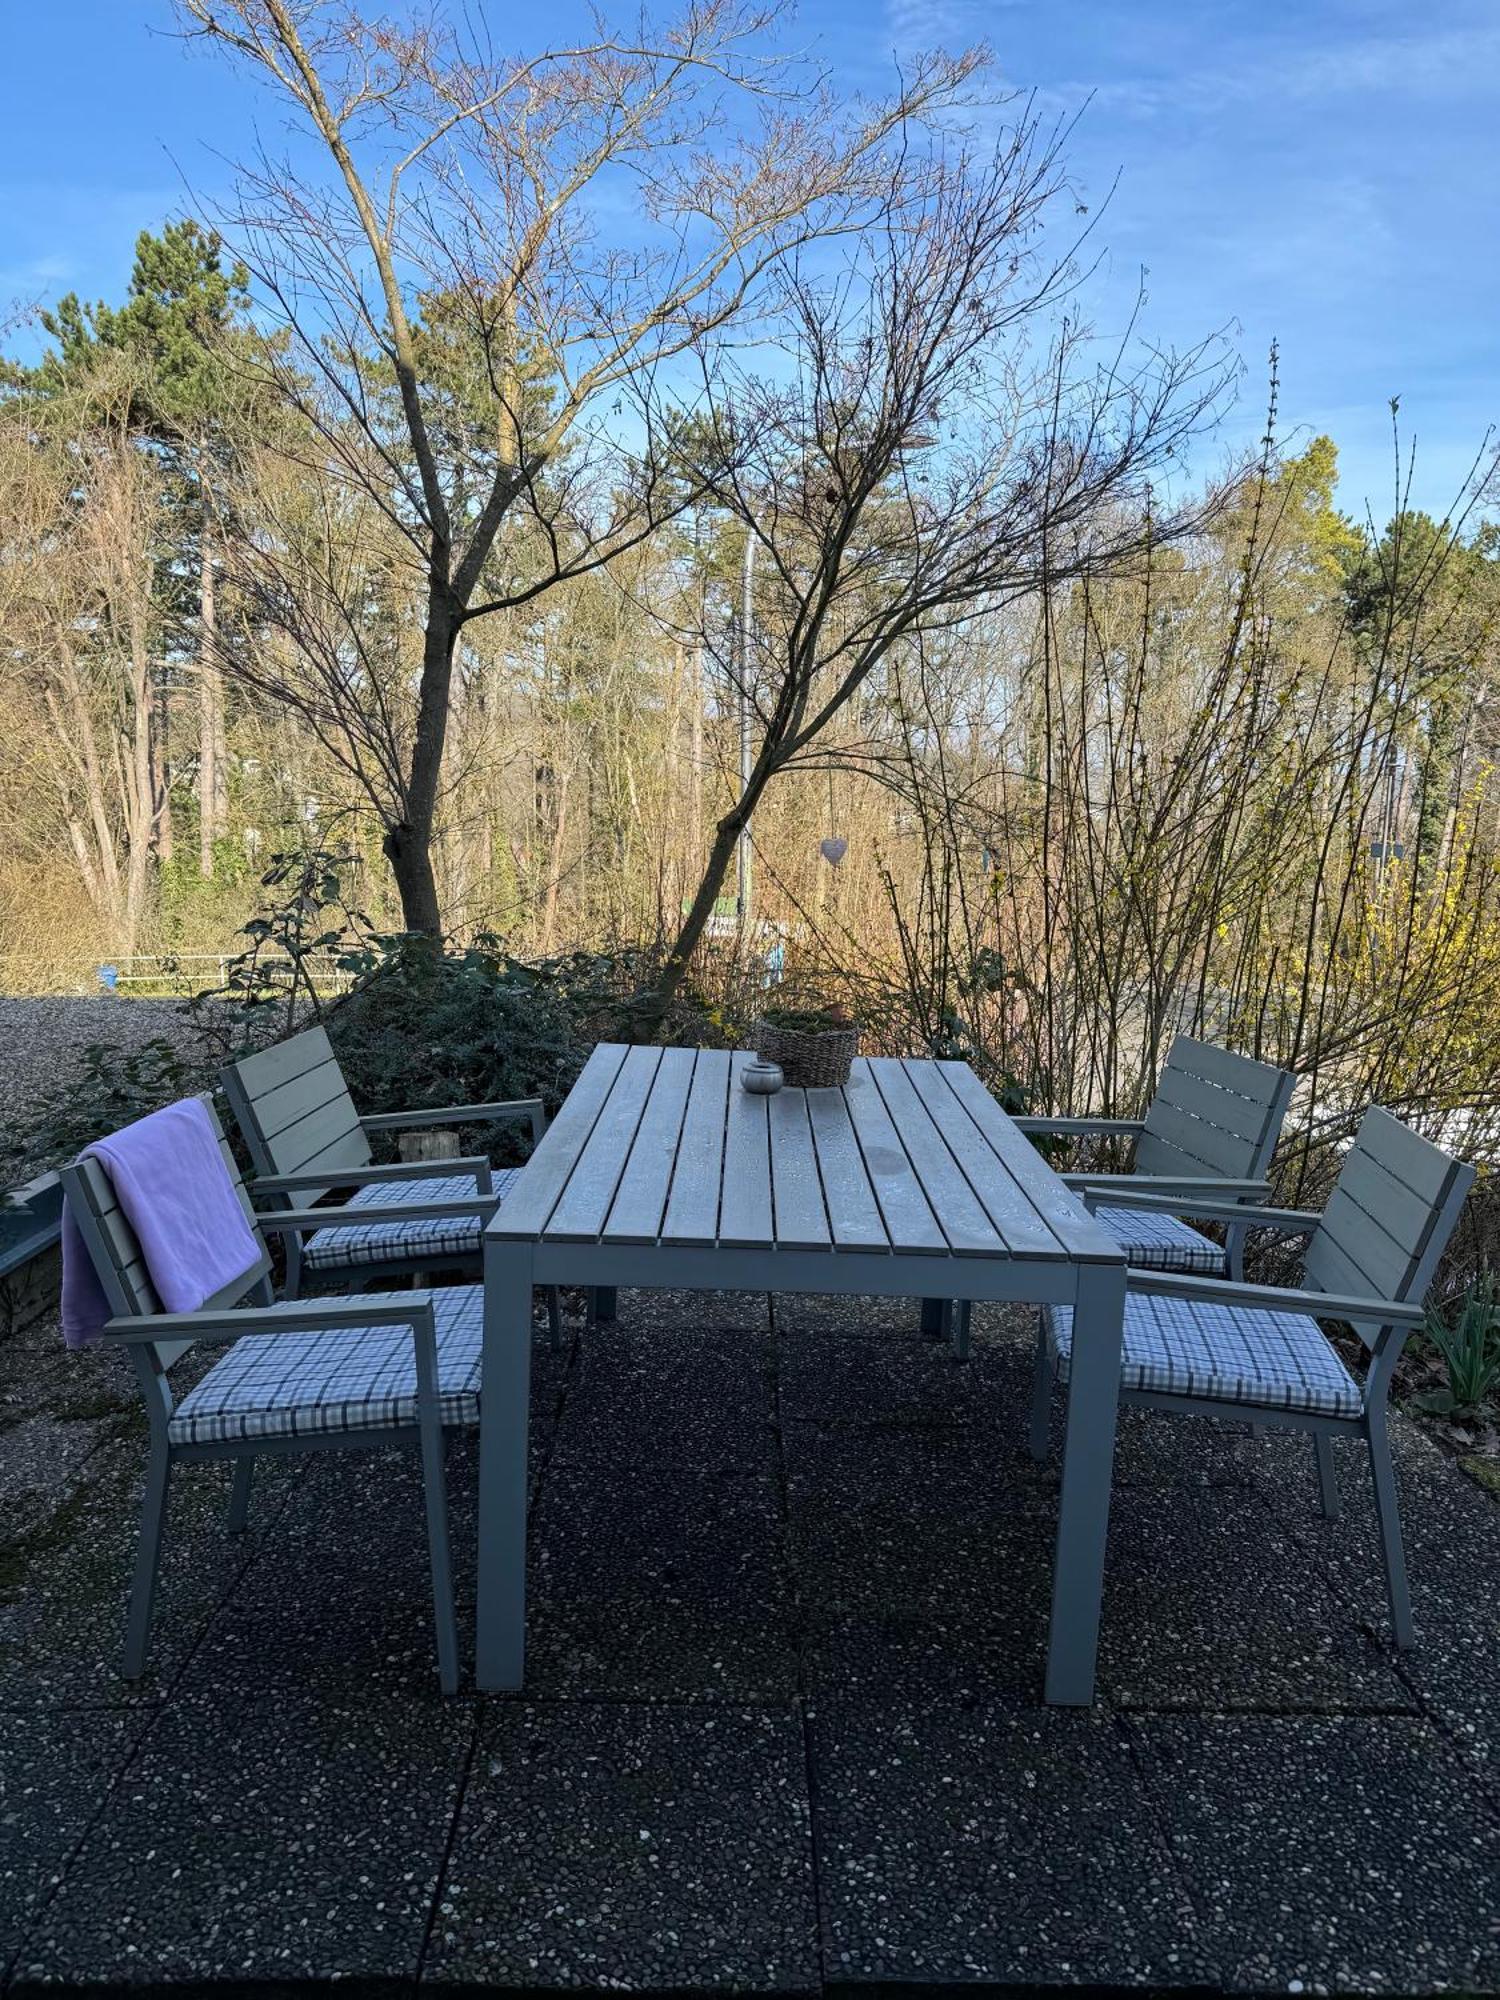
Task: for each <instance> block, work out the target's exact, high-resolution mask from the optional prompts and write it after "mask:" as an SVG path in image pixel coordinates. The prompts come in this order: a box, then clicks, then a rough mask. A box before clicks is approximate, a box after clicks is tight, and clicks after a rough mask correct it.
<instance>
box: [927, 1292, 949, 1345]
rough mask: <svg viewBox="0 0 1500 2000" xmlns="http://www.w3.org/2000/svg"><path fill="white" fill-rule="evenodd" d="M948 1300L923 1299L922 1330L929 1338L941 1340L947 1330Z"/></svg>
mask: <svg viewBox="0 0 1500 2000" xmlns="http://www.w3.org/2000/svg"><path fill="white" fill-rule="evenodd" d="M947 1313H948V1301H947V1300H946V1299H923V1301H922V1332H923V1333H924V1334H925V1335H926V1337H927V1339H928V1340H941V1339H942V1337H943V1335H944V1333H945V1332H946V1330H947Z"/></svg>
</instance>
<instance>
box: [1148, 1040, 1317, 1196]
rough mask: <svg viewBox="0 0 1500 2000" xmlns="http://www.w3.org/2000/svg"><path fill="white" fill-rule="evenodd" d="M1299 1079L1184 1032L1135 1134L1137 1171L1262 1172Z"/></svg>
mask: <svg viewBox="0 0 1500 2000" xmlns="http://www.w3.org/2000/svg"><path fill="white" fill-rule="evenodd" d="M1296 1081H1297V1079H1296V1078H1295V1077H1294V1076H1293V1075H1291V1073H1290V1072H1289V1071H1287V1070H1284V1069H1276V1068H1274V1067H1273V1066H1272V1064H1270V1063H1263V1062H1256V1061H1255V1060H1254V1059H1253V1057H1250V1056H1237V1055H1231V1054H1230V1052H1229V1050H1228V1049H1219V1048H1215V1047H1214V1046H1213V1044H1212V1043H1211V1042H1195V1041H1193V1040H1192V1039H1191V1037H1190V1036H1187V1035H1179V1036H1178V1037H1177V1039H1176V1040H1175V1041H1174V1042H1173V1044H1172V1047H1171V1051H1170V1053H1169V1054H1168V1056H1167V1061H1166V1067H1165V1068H1164V1069H1163V1070H1162V1073H1161V1077H1160V1079H1159V1080H1158V1082H1157V1086H1156V1095H1155V1096H1154V1097H1153V1098H1152V1100H1151V1103H1150V1105H1149V1107H1148V1108H1147V1111H1146V1121H1145V1122H1146V1129H1145V1131H1144V1132H1142V1134H1141V1136H1140V1137H1139V1139H1137V1141H1136V1146H1135V1169H1136V1172H1137V1173H1141V1174H1177V1175H1184V1174H1186V1175H1191V1176H1194V1177H1197V1176H1202V1177H1203V1178H1205V1179H1207V1178H1211V1177H1214V1176H1217V1177H1220V1178H1222V1179H1227V1180H1259V1179H1261V1178H1262V1177H1263V1176H1264V1174H1265V1172H1266V1169H1267V1168H1268V1167H1269V1166H1270V1164H1271V1155H1272V1154H1273V1153H1274V1152H1275V1150H1276V1141H1277V1140H1278V1139H1279V1138H1280V1137H1281V1126H1282V1121H1283V1120H1284V1119H1285V1117H1286V1111H1287V1106H1288V1105H1289V1104H1290V1103H1291V1101H1292V1091H1293V1089H1294V1088H1295V1086H1296Z"/></svg>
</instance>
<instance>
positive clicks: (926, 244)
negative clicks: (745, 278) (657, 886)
mask: <svg viewBox="0 0 1500 2000" xmlns="http://www.w3.org/2000/svg"><path fill="white" fill-rule="evenodd" d="M1059 136H1060V135H1059V134H1058V133H1057V132H1056V131H1052V132H1044V131H1042V130H1041V129H1040V127H1039V125H1038V122H1037V119H1036V116H1035V114H1034V111H1033V109H1032V107H1031V106H1030V105H1022V106H1020V107H1019V109H1018V115H1017V116H1016V119H1015V123H1014V124H1013V126H1011V127H1010V129H1009V130H1008V131H1007V132H1006V134H1005V135H1004V136H1003V138H1002V139H1001V141H1000V142H999V144H998V145H997V146H996V147H995V148H994V150H993V151H992V152H990V153H989V154H987V155H984V156H980V155H976V154H973V153H970V152H967V151H965V150H963V149H961V148H960V149H957V150H955V151H954V152H952V153H951V154H950V153H946V152H944V151H942V150H938V151H937V152H935V153H934V154H933V155H932V156H930V157H929V158H928V159H926V160H925V161H914V160H913V159H912V158H911V157H910V156H908V157H906V158H904V159H903V160H902V161H901V162H900V164H899V167H898V168H897V170H896V171H895V172H894V173H893V177H892V181H891V185H890V187H889V189H888V192H887V199H886V202H885V204H884V205H883V213H882V217H881V220H880V222H879V224H878V225H877V226H876V227H874V228H872V229H869V230H867V231H864V232H861V233H860V234H859V236H858V237H857V238H855V239H853V240H852V241H851V242H850V243H848V244H847V245H846V246H845V255H844V257H843V260H842V262H841V266H840V268H839V269H838V270H837V271H834V272H831V273H829V272H826V271H820V270H818V269H815V268H813V267H812V266H811V264H810V263H809V265H807V266H806V267H804V268H803V269H801V270H799V271H791V272H788V273H786V274H784V275H783V276H782V278H781V281H780V296H779V300H778V304H779V306H780V309H781V311H782V313H783V314H784V316H785V321H786V323H787V325H788V327H789V328H790V334H789V337H788V339H787V341H786V345H785V351H784V353H782V354H780V355H778V356H777V365H776V366H775V367H774V368H773V369H770V370H766V371H764V372H762V373H760V374H759V375H749V374H746V375H743V376H741V377H740V379H739V380H738V381H737V383H736V384H735V385H734V387H733V391H732V393H730V394H729V395H727V396H726V397H724V398H722V399H721V400H720V401H719V402H718V403H717V404H716V410H715V419H714V433H715V434H714V439H713V448H712V451H711V453H710V458H711V461H712V462H711V463H710V464H709V465H707V466H706V467H705V469H704V478H705V482H706V483H707V485H708V486H709V488H710V489H711V491H712V493H713V495H714V498H715V500H716V501H717V503H718V505H719V506H720V507H721V508H722V509H723V510H724V511H725V512H726V513H727V514H728V516H729V517H730V518H731V519H732V520H733V521H735V522H737V523H739V524H740V527H741V529H742V531H743V533H744V535H746V536H747V537H749V538H750V540H751V542H752V543H753V548H754V552H755V554H756V556H757V564H758V570H759V575H760V577H761V578H762V586H761V589H760V593H759V596H758V599H757V602H756V605H755V626H756V631H755V633H754V634H753V635H752V637H753V643H752V644H751V645H749V646H748V647H742V648H741V649H740V655H739V657H738V658H736V657H733V656H731V657H730V658H729V659H727V660H723V661H721V670H722V673H723V677H724V679H725V680H726V681H727V682H728V684H729V689H730V693H731V695H732V697H733V698H734V699H735V700H743V701H745V702H747V703H748V704H749V706H750V708H751V710H752V713H753V736H754V739H755V740H754V749H753V754H752V756H751V757H750V759H749V762H748V767H747V769H746V771H745V773H744V776H743V781H742V782H741V783H740V785H738V786H737V788H736V790H737V796H736V797H735V799H734V802H733V804H732V805H731V806H730V808H729V809H728V811H727V812H725V813H724V814H723V815H722V817H721V818H720V819H719V820H718V822H717V825H716V827H715V830H714V837H713V841H712V844H711V847H710V850H709V854H708V859H707V863H706V866H705V868H704V872H703V876H702V880H701V882H700V884H699V887H698V891H697V894H696V895H695V897H694V898H693V900H692V902H691V904H690V906H689V908H688V910H687V913H686V915H685V917H684V919H683V922H682V925H681V928H680V931H679V933H678V935H677V938H676V941H675V943H674V945H673V947H672V949H671V951H670V953H669V954H668V956H667V959H666V961H665V965H664V969H663V972H662V975H661V978H660V980H659V982H658V985H657V987H656V989H655V991H654V993H653V994H652V995H651V997H650V1000H649V1002H648V1003H647V1005H646V1007H645V1009H644V1025H645V1027H646V1028H647V1029H648V1030H650V1029H652V1028H653V1027H654V1026H655V1025H656V1024H658V1023H659V1022H660V1020H661V1019H662V1018H663V1017H664V1016H665V1014H666V1011H667V1008H668V1007H669V1006H670V1004H671V1000H672V996H673V995H674V993H675V992H676V990H677V988H678V986H679V985H680V983H681V981H682V978H683V976H684V973H685V970H686V967H687V964H688V962H689V960H690V958H691V957H692V955H693V953H694V951H695V950H696V949H697V946H698V944H699V941H700V939H701V938H702V936H703V934H704V930H705V928H706V926H707V923H708V919H709V916H710V914H711V913H712V911H713V908H714V904H715V902H716V900H717V898H718V896H719V894H720V890H721V888H722V885H723V882H724V878H725V875H726V873H727V871H728V868H729V865H730V862H731V860H732V858H733V856H734V852H735V848H736V845H737V843H738V842H739V840H740V838H741V836H742V835H743V833H744V831H745V829H746V827H747V826H748V824H749V822H750V819H751V816H752V814H753V813H754V812H755V810H756V807H757V805H758V804H759V802H760V800H761V797H762V795H763V794H764V792H765V790H766V788H767V786H768V785H769V784H770V783H771V781H772V779H773V778H775V777H776V776H777V774H778V773H780V772H783V771H786V770H788V769H791V768H793V767H797V766H800V767H802V768H803V769H806V768H808V767H809V766H815V765H817V764H818V763H819V762H820V761H826V760H827V759H829V758H831V757H836V758H837V759H838V760H839V761H844V760H846V759H847V757H848V755H849V749H848V747H847V746H844V745H841V746H840V747H839V749H838V750H837V751H836V752H835V751H832V750H830V749H829V748H828V747H827V739H826V738H825V732H826V731H827V729H828V725H829V724H830V723H831V722H832V720H833V719H834V717H835V716H837V715H838V714H839V713H840V711H842V710H844V709H845V708H846V707H847V705H848V704H849V703H850V702H851V701H852V700H853V699H854V698H855V697H856V695H858V694H859V692H860V690H862V689H865V688H866V687H867V686H868V685H870V684H871V683H872V676H877V675H878V674H879V673H880V672H881V670H882V668H883V667H884V665H885V663H886V662H888V661H889V660H890V658H891V656H892V653H893V650H894V649H897V648H900V647H902V646H903V645H906V644H908V643H915V642H916V641H917V639H918V638H919V637H921V636H927V637H931V636H932V635H934V634H937V633H940V632H942V631H945V630H948V629H951V628H953V627H955V626H958V625H962V624H964V623H966V622H967V621H969V620H972V619H974V618H975V617H976V616H978V615H979V614H981V613H982V612H986V611H993V610H995V609H996V608H997V607H1000V606H1003V605H1004V604H1005V603H1007V602H1009V601H1011V600H1014V599H1017V598H1021V597H1036V598H1038V599H1043V600H1044V599H1045V598H1046V597H1047V596H1048V595H1049V594H1050V593H1051V592H1053V591H1055V590H1057V589H1058V588H1059V587H1060V586H1063V585H1066V584H1069V583H1071V582H1073V581H1075V580H1077V579H1078V578H1080V577H1085V576H1090V575H1098V574H1103V573H1107V572H1109V571H1111V570H1115V569H1118V568H1119V567H1120V566H1121V565H1122V564H1123V563H1125V562H1126V561H1128V560H1129V559H1130V558H1132V557H1133V556H1134V555H1136V554H1137V553H1138V552H1139V551H1140V550H1141V549H1142V548H1143V547H1144V546H1145V545H1146V544H1147V543H1148V542H1149V541H1151V540H1153V539H1156V540H1160V539H1162V538H1164V537H1168V536H1170V535H1172V534H1174V533H1180V532H1183V531H1184V530H1185V528H1186V527H1187V525H1188V524H1189V522H1190V520H1192V519H1193V518H1195V517H1194V515H1193V514H1192V512H1191V510H1187V511H1185V512H1183V513H1182V514H1180V515H1178V516H1176V517H1173V516H1162V515H1160V514H1158V515H1157V516H1156V517H1155V518H1153V517H1152V515H1151V513H1150V510H1149V509H1148V508H1147V507H1146V505H1145V504H1144V497H1145V486H1146V482H1147V480H1148V478H1149V476H1150V475H1151V474H1152V473H1153V472H1156V471H1159V470H1160V469H1161V468H1163V467H1164V466H1167V465H1169V464H1170V462H1171V461H1172V460H1173V459H1174V458H1175V457H1176V456H1177V454H1178V453H1179V451H1180V450H1181V448H1182V446H1183V445H1184V444H1185V442H1186V441H1187V440H1188V438H1189V437H1190V436H1191V435H1192V434H1193V433H1194V431H1195V430H1196V429H1197V428H1198V427H1199V426H1200V425H1201V424H1202V423H1203V422H1204V421H1205V419H1206V417H1207V416H1208V414H1209V413H1210V412H1211V410H1212V408H1213V406H1214V403H1215V401H1216V398H1217V395H1218V393H1219V391H1220V389H1221V387H1222V385H1223V383H1224V380H1225V371H1224V368H1223V366H1222V364H1221V363H1219V362H1218V361H1217V360H1216V359H1215V358H1213V357H1212V356H1211V354H1210V351H1209V349H1207V348H1200V349H1197V350H1195V351H1194V352H1192V353H1191V354H1189V355H1187V356H1186V357H1174V356H1169V355H1163V354H1161V353H1156V352H1152V353H1149V354H1147V355H1146V356H1145V357H1144V358H1143V359H1140V360H1132V359H1131V358H1130V357H1129V355H1128V352H1127V348H1126V345H1125V344H1118V345H1116V346H1115V347H1113V348H1111V349H1109V350H1107V351H1105V352H1104V353H1103V354H1102V355H1100V354H1098V353H1097V352H1096V349H1095V344H1094V343H1093V341H1092V338H1091V336H1090V334H1089V332H1088V331H1087V329H1085V328H1084V327H1083V326H1081V325H1080V324H1079V323H1078V322H1077V321H1076V320H1074V319H1071V318H1069V317H1068V313H1067V307H1068V305H1069V303H1070V294H1071V291H1072V288H1073V285H1074V281H1075V278H1076V265H1075V260H1074V257H1073V256H1072V255H1071V254H1065V255H1063V256H1061V257H1058V258H1049V257H1047V256H1046V255H1045V254H1044V252H1043V250H1042V248H1041V245H1040V242H1039V235H1040V231H1041V230H1042V227H1043V225H1044V223H1045V222H1046V220H1047V218H1048V215H1049V212H1050V211H1051V210H1052V208H1053V207H1054V205H1055V204H1056V203H1057V202H1058V201H1059V200H1065V199H1067V190H1066V186H1065V182H1064V179H1063V175H1062V171H1061V167H1060V163H1059V151H1058V142H1059ZM1128 338H1129V336H1127V340H1128ZM741 661H743V664H741Z"/></svg>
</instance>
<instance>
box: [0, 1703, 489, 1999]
mask: <svg viewBox="0 0 1500 2000" xmlns="http://www.w3.org/2000/svg"><path fill="white" fill-rule="evenodd" d="M473 1730H474V1714H473V1707H472V1704H471V1703H468V1702H464V1701H447V1702H443V1701H432V1702H427V1703H421V1702H414V1701H413V1700H411V1699H410V1698H408V1697H406V1696H404V1695H403V1696H401V1697H399V1698H397V1699H389V1698H386V1697H383V1696H381V1695H380V1694H378V1693H377V1692H376V1691H374V1690H373V1689H366V1690H364V1691H363V1692H362V1693H361V1694H360V1695H359V1696H358V1697H357V1698H355V1699H352V1700H347V1701H338V1702H320V1701H313V1700H300V1701H297V1700H290V1699H288V1698H286V1697H285V1696H278V1697H269V1696H268V1697H259V1698H256V1699H254V1700H250V1701H244V1700H241V1699H238V1698H236V1697H232V1696H227V1697H224V1698H222V1699H218V1700H213V1701H198V1700H178V1701H174V1702H172V1703H171V1704H170V1705H169V1706H167V1707H166V1708H165V1709H163V1710H162V1712H161V1714H160V1715H159V1717H158V1718H157V1719H156V1722H155V1726H154V1727H153V1728H152V1729H151V1730H150V1732H149V1733H148V1734H147V1736H146V1738H145V1740H144V1742H143V1743H142V1745H141V1747H140V1749H139V1751H138V1752H137V1755H136V1757H135V1759H134V1760H133V1761H132V1763H131V1765H130V1766H129V1768H128V1770H127V1771H126V1773H125V1776H124V1778H123V1779H122V1781H121V1782H120V1784H119V1786H118V1788H117V1791H116V1793H115V1795H114V1799H113V1801H112V1803H111V1807H110V1810H109V1811H108V1812H107V1813H105V1814H104V1815H102V1816H101V1818H100V1820H99V1822H98V1824H97V1825H96V1826H95V1827H94V1829H93V1831H92V1832H91V1833H90V1835H89V1837H88V1839H87V1840H86V1841H85V1842H84V1845H83V1847H82V1849H81V1851H80V1852H79V1853H78V1855H77V1857H76V1858H75V1859H74V1860H73V1861H72V1863H71V1864H70V1866H69V1867H68V1869H67V1871H66V1873H65V1876H64V1879H63V1883H62V1886H61V1888H60V1889H59V1890H58V1892H57V1894H56V1896H55V1897H54V1898H53V1900H52V1901H51V1902H50V1903H48V1904H47V1906H46V1907H45V1908H44V1909H43V1910H42V1912H41V1914H40V1916H39V1917H38V1919H37V1920H36V1922H35V1923H34V1924H33V1926H32V1929H31V1933H30V1935H29V1936H28V1938H27V1939H26V1942H25V1945H24V1947H23V1949H22V1951H21V1954H20V1956H19V1958H18V1961H17V1969H16V1984H15V1987H14V1989H13V1990H14V1991H17V1992H20V1991H25V1990H26V1989H27V1988H28V1987H29V1986H30V1985H31V1984H32V1983H33V1982H35V1983H37V1984H40V1983H42V1982H46V1983H49V1984H50V1983H55V1982H58V1981H66V1982H68V1983H69V1984H85V1983H88V1982H90V1981H97V1982H101V1983H102V1982H105V1981H110V1982H116V1983H120V1982H123V1983H129V1984H144V1983H146V1982H147V1981H159V1982H162V1983H168V1982H170V1983H172V1984H174V1985H176V1986H178V1987H179V1988H181V1989H183V1990H192V1989H193V1988H194V1987H195V1985H196V1984H197V1983H198V1982H202V1983H203V1984H205V1985H208V1984H213V1985H219V1984H223V1983H225V1982H236V1981H238V1982H244V1983H246V1984H250V1983H253V1982H286V1983H287V1984H291V1983H292V1982H294V1981H297V1980H306V1979H312V1978H328V1977H330V1976H333V1975H337V1976H339V1977H340V1978H343V1979H346V1980H350V1981H353V1982H357V1981H358V1980H360V1979H361V1978H366V1979H376V1978H385V1979H403V1978H404V1979H410V1978H411V1977H413V1976H414V1974H415V1972H416V1970H417V1965H418V1961H419V1955H420V1952H421V1949H422V1944H423V1940H424V1938H425V1935H426V1930H427V1923H428V1917H429V1914H430V1911H431V1907H432V1899H433V1895H434V1891H435V1889H436V1885H437V1879H438V1870H439V1865H440V1862H441V1857H442V1855H443V1852H444V1849H445V1846H446V1841H447V1836H448V1832H449V1828H450V1826H451V1823H452V1817H453V1812H454V1809H455V1806H456V1802H457V1797H458V1788H459V1782H460V1777H461V1774H462V1772H463V1769H464V1766H465V1763H466V1760H467V1758H468V1755H469V1751H470V1748H471V1745H472V1741H473Z"/></svg>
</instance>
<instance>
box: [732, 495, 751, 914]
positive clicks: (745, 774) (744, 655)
mask: <svg viewBox="0 0 1500 2000" xmlns="http://www.w3.org/2000/svg"><path fill="white" fill-rule="evenodd" d="M754 578H755V530H754V528H753V527H750V526H747V527H746V530H745V572H744V580H743V584H742V587H741V596H740V796H741V798H743V797H744V795H745V792H746V789H747V788H748V786H749V783H750V768H751V755H750V621H751V585H752V583H753V582H754ZM736 864H737V871H738V872H737V884H736V886H737V902H738V912H737V914H738V916H739V928H740V934H741V936H742V937H743V936H744V933H745V932H746V930H747V929H748V928H749V924H750V896H751V890H752V888H753V886H754V885H753V883H752V881H751V878H750V827H749V824H748V823H747V824H746V825H745V826H744V827H743V828H742V829H741V832H740V838H739V845H738V850H737V854H736Z"/></svg>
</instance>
